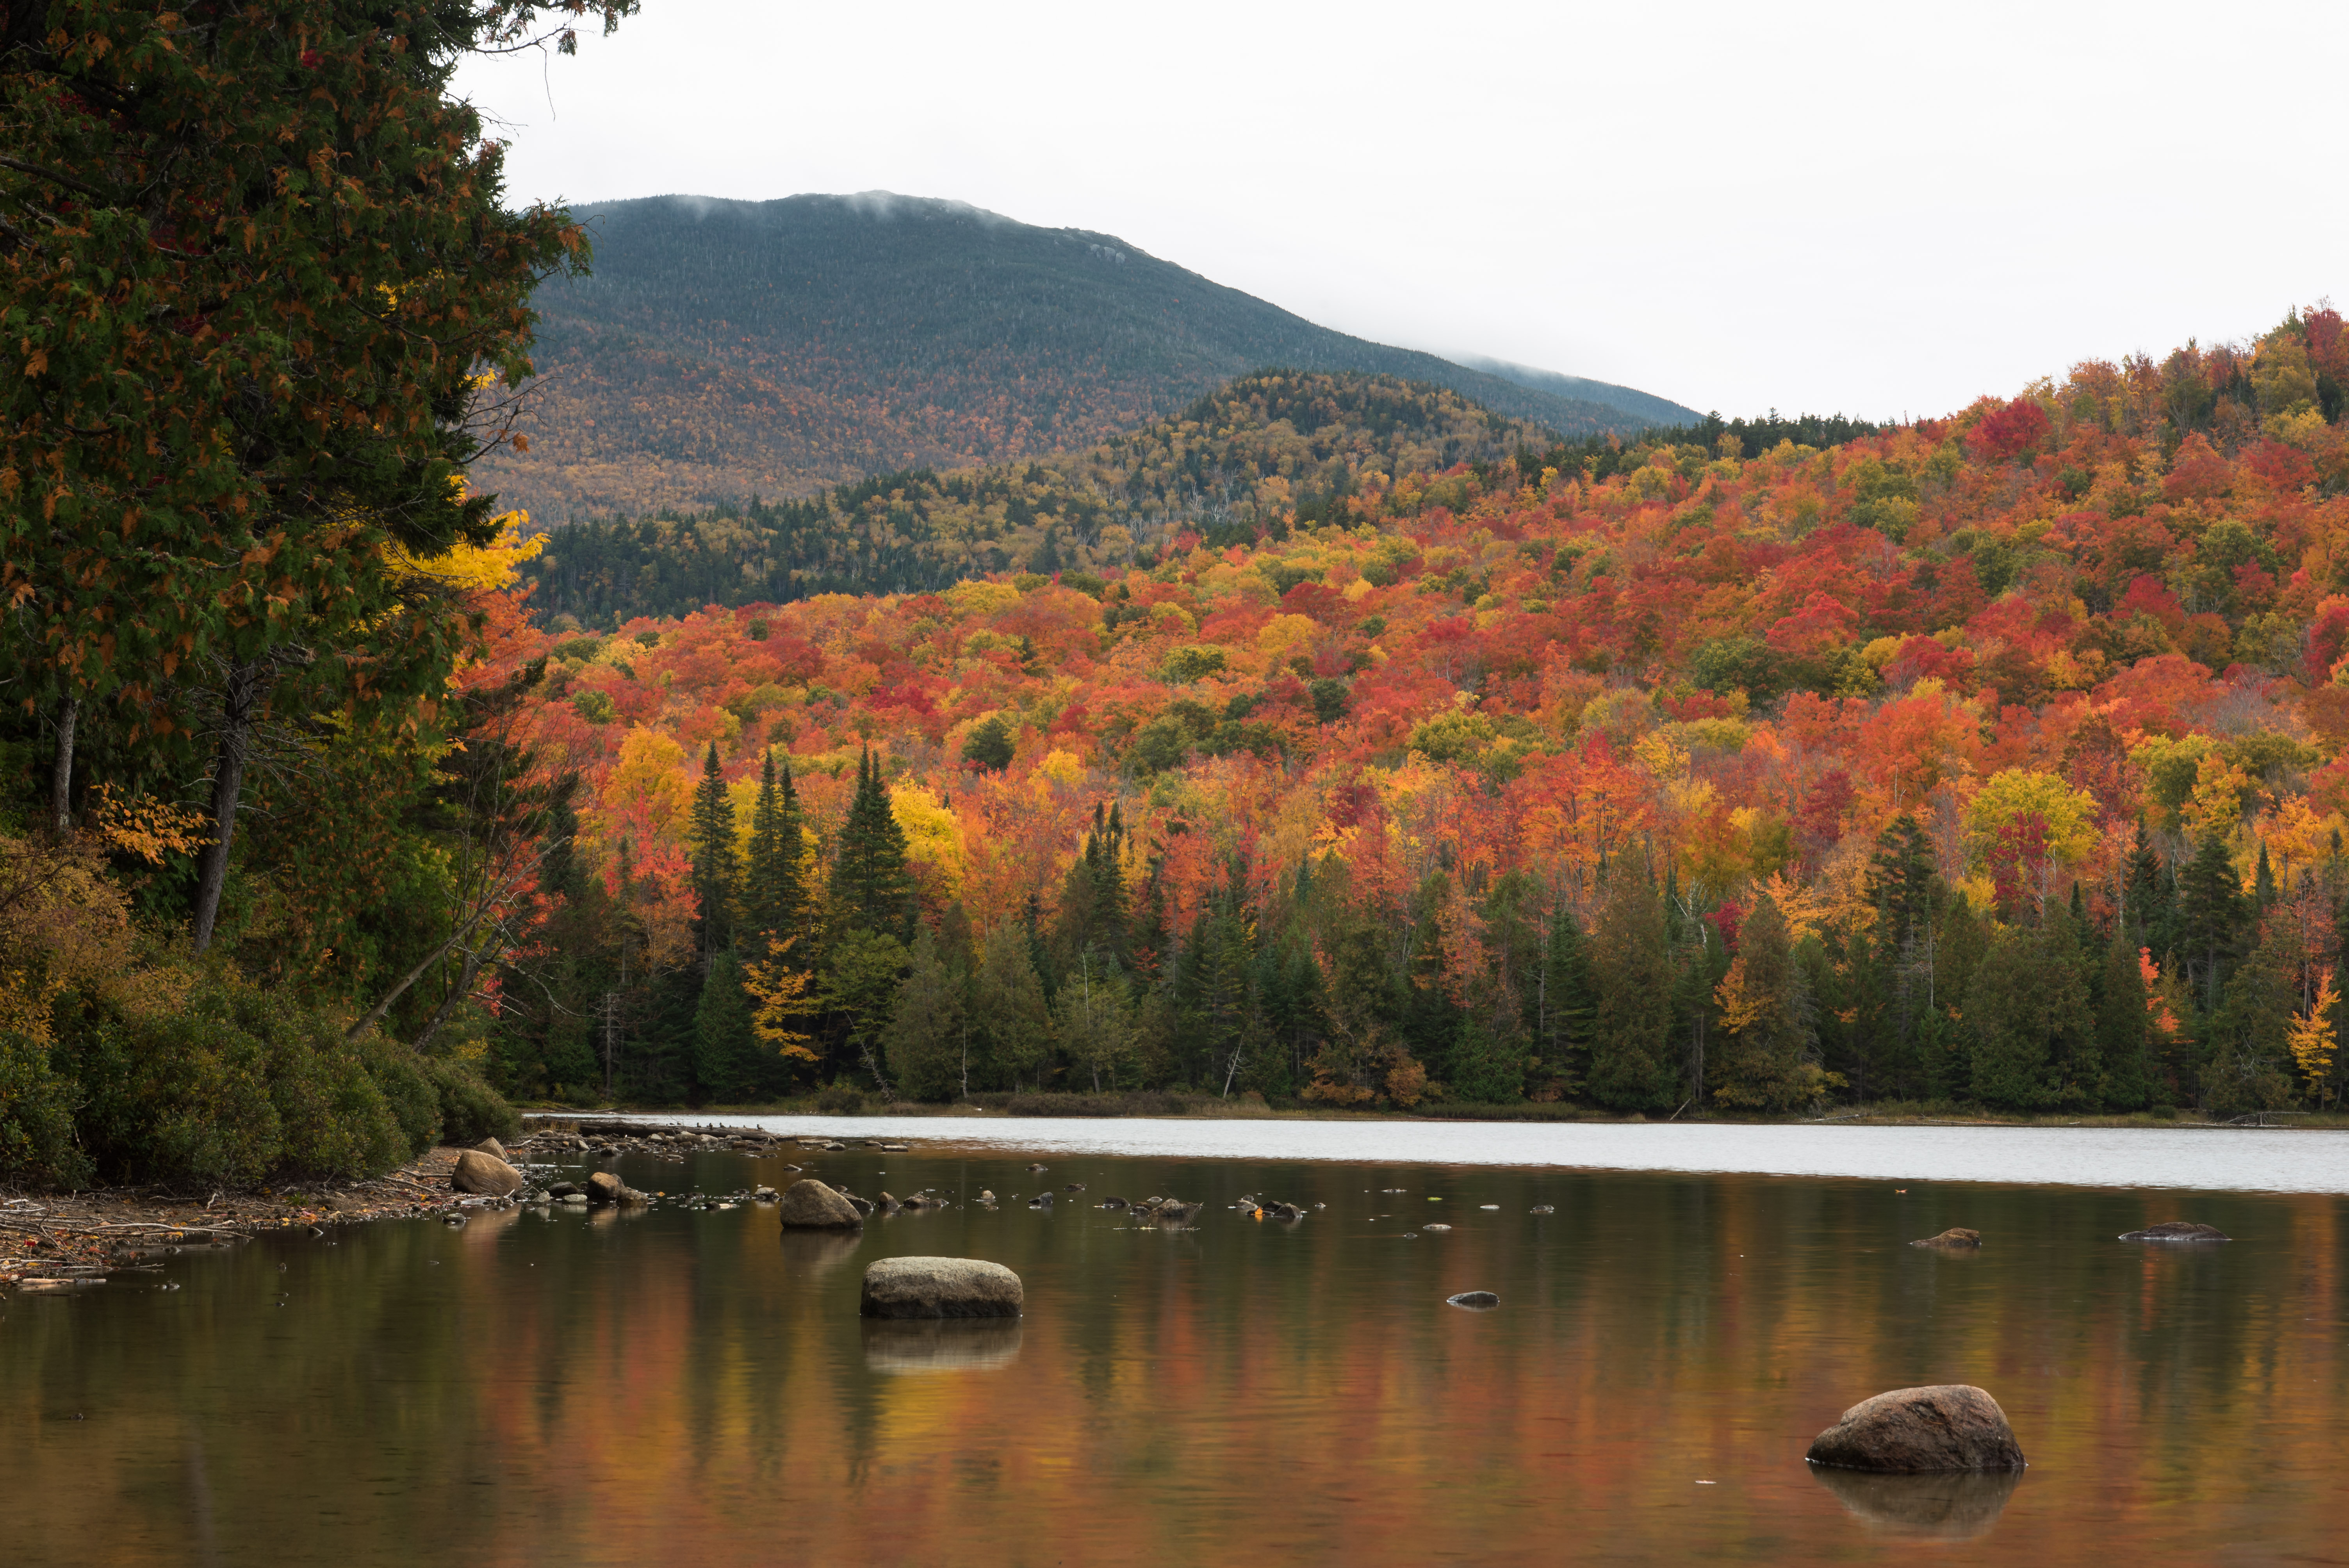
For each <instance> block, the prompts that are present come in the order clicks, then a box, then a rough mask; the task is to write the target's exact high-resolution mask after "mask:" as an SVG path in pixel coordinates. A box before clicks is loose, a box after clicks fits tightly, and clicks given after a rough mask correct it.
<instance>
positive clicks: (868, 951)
mask: <svg viewBox="0 0 2349 1568" xmlns="http://www.w3.org/2000/svg"><path fill="white" fill-rule="evenodd" d="M904 976H905V944H904V943H902V942H899V941H898V940H897V939H896V937H895V936H894V935H891V934H889V933H887V932H885V931H872V930H868V929H867V928H865V927H864V926H861V925H857V926H851V927H849V928H848V929H847V930H846V931H843V932H842V933H841V934H840V935H839V937H838V938H837V939H836V940H834V941H833V944H832V950H831V951H830V952H829V953H827V954H825V955H824V964H823V1005H824V1007H825V1009H826V1011H828V1012H829V1013H830V1014H831V1015H832V1016H833V1020H834V1021H835V1023H836V1025H837V1026H838V1028H839V1030H840V1047H841V1048H840V1051H839V1053H838V1054H837V1055H836V1056H835V1057H834V1062H835V1065H836V1066H838V1067H844V1068H847V1069H849V1070H850V1071H856V1070H860V1069H861V1070H862V1071H863V1072H864V1074H865V1075H866V1076H867V1077H869V1078H871V1079H872V1080H873V1084H874V1088H878V1089H879V1090H880V1091H881V1092H882V1094H883V1095H884V1096H885V1097H886V1096H888V1095H891V1094H894V1093H895V1088H893V1087H892V1086H891V1084H890V1082H889V1074H888V1067H887V1064H886V1063H885V1061H884V1060H883V1052H884V1050H885V1043H884V1042H885V1037H886V1035H887V1034H888V1031H889V1022H890V1020H891V1019H892V1018H893V1017H894V1016H895V1014H896V1003H897V987H898V985H899V983H900V981H901V980H902V979H903V978H904Z"/></svg>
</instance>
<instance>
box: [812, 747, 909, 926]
mask: <svg viewBox="0 0 2349 1568" xmlns="http://www.w3.org/2000/svg"><path fill="white" fill-rule="evenodd" d="M831 895H832V912H833V920H834V921H836V922H838V923H839V925H840V927H841V928H842V929H843V930H859V931H870V932H874V933H877V934H881V935H885V936H892V937H895V938H896V939H897V940H898V941H899V942H901V943H904V942H910V941H912V940H913V935H914V878H913V874H912V873H911V872H908V871H907V870H906V869H905V830H904V829H903V828H901V827H899V826H898V825H897V818H896V816H895V813H894V812H892V811H891V810H890V809H889V789H888V786H887V785H885V784H884V783H883V782H882V779H881V762H880V759H879V758H876V757H874V755H873V753H872V751H871V749H870V748H866V749H864V750H863V751H861V752H860V753H858V756H857V759H856V794H855V797H854V799H852V800H851V801H850V802H849V806H848V820H847V821H845V822H844V823H843V824H842V826H841V830H840V853H839V857H838V858H837V859H836V860H835V861H833V870H832V888H831Z"/></svg>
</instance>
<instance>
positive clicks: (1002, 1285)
mask: <svg viewBox="0 0 2349 1568" xmlns="http://www.w3.org/2000/svg"><path fill="white" fill-rule="evenodd" d="M1025 1299H1026V1293H1025V1292H1023V1291H1022V1290H1021V1288H1020V1285H1019V1275H1018V1274H1013V1273H1012V1272H1011V1271H1010V1270H1009V1269H1008V1268H1005V1267H1004V1266H1003V1265H1002V1264H990V1263H987V1262H984V1261H982V1260H980V1259H978V1258H883V1259H882V1260H881V1261H880V1262H878V1263H876V1264H874V1265H873V1266H872V1267H870V1268H868V1269H866V1270H865V1271H864V1297H863V1299H862V1300H861V1301H859V1302H858V1304H857V1307H856V1310H857V1311H858V1312H859V1313H860V1314H862V1315H864V1316H866V1317H885V1318H903V1317H1017V1316H1019V1308H1020V1305H1021V1304H1022V1302H1023V1301H1025Z"/></svg>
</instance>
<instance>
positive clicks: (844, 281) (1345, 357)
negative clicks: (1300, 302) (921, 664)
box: [474, 193, 1695, 523]
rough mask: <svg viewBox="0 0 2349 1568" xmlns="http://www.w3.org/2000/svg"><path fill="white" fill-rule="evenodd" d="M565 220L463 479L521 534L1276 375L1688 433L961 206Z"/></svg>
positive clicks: (1531, 416)
mask: <svg viewBox="0 0 2349 1568" xmlns="http://www.w3.org/2000/svg"><path fill="white" fill-rule="evenodd" d="M579 211H580V216H581V217H582V218H583V220H584V221H585V222H586V224H587V226H588V228H589V230H590V231H591V232H592V234H593V236H594V241H595V270H594V273H593V275H592V276H587V277H581V278H572V279H558V280H552V281H550V282H549V283H548V284H547V285H546V286H545V287H544V288H543V289H542V290H541V291H540V293H539V295H538V297H537V300H536V304H537V306H538V309H539V310H540V312H541V313H542V315H543V322H542V325H541V326H540V329H539V330H540V339H539V346H538V349H537V352H536V364H537V367H538V369H539V371H540V372H541V379H540V380H539V381H538V383H537V384H536V385H535V387H534V388H533V390H532V392H531V393H530V396H529V402H530V405H531V407H532V408H533V415H532V416H531V417H530V418H528V419H526V420H525V422H524V425H523V432H524V434H525V435H526V436H527V438H528V439H529V443H530V447H529V450H528V452H527V453H526V454H502V455H500V456H498V457H496V458H494V459H491V460H490V461H489V462H487V463H485V464H483V465H482V466H481V468H480V469H477V470H476V473H475V476H474V477H475V480H476V482H478V483H480V484H481V485H482V486H483V487H484V488H486V489H489V490H495V491H497V492H498V493H499V495H500V498H501V504H502V505H505V506H510V507H522V508H524V509H526V510H528V511H530V512H531V513H532V514H533V516H535V517H537V518H538V519H539V520H540V521H542V522H549V523H560V522H564V521H571V520H574V519H578V518H584V517H590V516H596V517H608V516H610V515H612V514H615V513H618V514H623V515H627V516H638V515H642V514H647V513H651V512H656V511H660V510H662V509H665V508H668V509H678V508H684V509H690V508H699V507H708V506H710V505H714V504H718V503H720V502H727V503H735V504H740V503H744V502H747V501H748V500H750V499H751V498H752V497H757V496H763V497H766V498H769V499H775V498H794V497H801V496H805V495H807V494H809V493H811V492H812V491H814V490H820V489H823V488H824V487H826V486H831V485H836V484H842V483H847V482H853V481H856V480H864V479H865V478H868V477H870V476H872V475H874V474H879V473H885V472H891V471H895V470H897V469H906V468H918V467H941V468H943V467H960V466H967V465H970V464H974V463H988V462H998V461H1002V460H1006V459H1014V458H1025V457H1037V456H1041V455H1043V454H1046V453H1050V452H1051V451H1054V450H1056V449H1083V448H1089V447H1091V446H1092V445H1093V444H1094V443H1096V442H1098V441H1101V440H1102V439H1103V438H1108V437H1110V436H1112V435H1114V434H1116V433H1119V432H1123V431H1126V430H1131V429H1133V428H1136V427H1138V426H1142V425H1146V424H1148V423H1150V422H1152V421H1153V420H1155V419H1159V418H1165V417H1167V416H1169V415H1172V414H1174V413H1175V412H1177V411H1178V410H1180V409H1182V408H1183V407H1186V406H1187V405H1188V404H1190V403H1191V402H1192V401H1193V400H1194V399H1195V398H1196V397H1200V396H1201V395H1202V394H1204V393H1206V392H1208V391H1210V390H1212V389H1213V388H1214V387H1216V386H1218V385H1220V384H1221V383H1223V382H1225V381H1226V380H1229V379H1230V378H1231V377H1235V376H1238V375H1242V374H1245V373H1247V372H1248V371H1252V370H1257V369H1261V368H1263V367H1265V366H1274V365H1279V366H1292V367H1295V368H1297V369H1299V370H1325V371H1326V370H1353V371H1370V372H1376V373H1380V374H1383V375H1391V376H1402V377H1410V378H1412V379H1414V380H1418V381H1423V382H1427V383H1431V384H1433V385H1436V386H1440V387H1448V388H1450V389H1452V390H1454V391H1456V392H1459V393H1462V394H1464V395H1465V396H1467V397H1471V398H1474V399H1475V400H1476V401H1477V402H1479V403H1482V404H1484V405H1485V406H1486V407H1491V408H1494V409H1495V410H1498V411H1499V412H1501V413H1503V414H1505V415H1506V416H1508V417H1510V418H1516V419H1520V420H1525V421H1528V422H1531V423H1535V424H1538V425H1542V426H1544V427H1546V428H1548V429H1550V430H1553V431H1556V432H1557V433H1559V434H1561V435H1567V436H1579V435H1584V434H1588V433H1592V432H1598V431H1605V430H1610V429H1612V430H1619V431H1621V432H1622V433H1625V434H1629V433H1630V432H1631V431H1633V430H1636V429H1638V428H1641V427H1644V426H1647V425H1651V424H1655V423H1659V422H1670V421H1671V420H1673V419H1679V418H1694V417H1695V416H1694V413H1693V411H1692V410H1689V409H1684V408H1681V407H1678V405H1673V404H1667V403H1665V402H1663V400H1662V399H1660V398H1655V397H1649V396H1648V395H1646V394H1643V393H1639V392H1634V391H1632V390H1630V388H1627V387H1610V386H1609V385H1607V384H1605V383H1601V382H1582V381H1577V382H1574V383H1573V384H1572V386H1571V387H1570V388H1568V387H1557V386H1552V385H1548V384H1539V385H1535V384H1527V383H1526V382H1523V381H1520V380H1513V379H1509V378H1507V377H1501V376H1495V375H1490V374H1487V373H1485V372H1484V371H1481V370H1472V369H1468V368H1465V367H1464V366H1459V365H1454V364H1452V363H1450V362H1448V361H1446V360H1443V359H1439V358H1436V357H1434V356H1432V355H1426V354H1418V353H1413V352H1412V351H1410V350H1407V349H1399V348H1390V347H1387V346H1383V345H1381V344H1375V343H1369V342H1365V341H1363V340H1362V339H1360V338H1354V337H1349V336H1347V335H1344V334H1341V333H1336V332H1331V331H1329V330H1328V329H1326V328H1323V327H1319V326H1316V325H1313V324H1312V323H1310V322H1308V321H1305V320H1303V319H1302V318H1300V317H1299V316H1295V315H1290V314H1289V313H1288V312H1287V311H1284V310H1282V309H1280V308H1279V307H1278V306H1276V305H1272V304H1267V303H1266V302H1264V301H1262V300H1259V299H1256V298H1253V297H1251V296H1250V295H1247V294H1241V293H1239V292H1238V291H1237V290H1235V289H1228V288H1225V287H1223V286H1222V285H1220V284H1215V283H1211V282H1209V281H1208V280H1207V279H1206V278H1203V277H1200V276H1198V275H1197V274H1196V273H1189V272H1185V270H1183V269H1182V268H1180V267H1178V266H1175V265H1173V264H1172V263H1166V262H1162V261H1160V260H1158V259H1156V258H1155V257H1153V256H1149V255H1146V254H1144V253H1142V252H1140V251H1137V250H1135V249H1134V248H1133V246H1131V245H1129V244H1126V243H1125V242H1123V241H1122V240H1119V239H1117V238H1115V237H1114V236H1112V235H1106V234H1093V233H1085V232H1078V231H1074V230H1061V229H1039V228H1034V227H1031V226H1030V225H1028V224H1024V223H1018V222H1012V221H1010V220H1009V219H1006V218H1001V217H998V216H996V215H995V214H993V213H989V212H982V211H978V210H977V209H975V208H971V207H967V206H964V205H962V204H961V203H959V202H952V201H921V200H916V199H914V198H909V197H898V196H889V195H886V194H885V193H874V194H871V195H867V196H858V197H838V196H795V197H792V198H790V199H788V200H785V201H766V202H747V201H709V200H705V199H701V198H696V197H656V198H651V199H648V200H644V201H618V202H609V203H605V204H602V205H599V206H594V207H583V208H581V209H580V210H579ZM1532 374H1533V375H1534V376H1536V377H1538V376H1540V375H1541V374H1543V373H1540V372H1535V373H1532ZM1664 410H1668V412H1661V417H1660V411H1664Z"/></svg>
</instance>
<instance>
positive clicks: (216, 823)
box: [196, 662, 270, 953]
mask: <svg viewBox="0 0 2349 1568" xmlns="http://www.w3.org/2000/svg"><path fill="white" fill-rule="evenodd" d="M269 671H270V666H269V665H267V664H266V663H261V662H256V663H254V664H250V665H234V666H233V667H232V668H231V669H230V670H229V673H228V686H227V689H226V690H224V691H223V692H222V694H221V738H220V757H219V759H218V761H217V762H216V763H215V764H214V766H213V769H212V842H211V844H209V845H208V846H206V847H205V850H204V858H203V861H202V867H201V869H200V871H199V873H198V879H197V882H196V951H197V952H199V953H202V952H203V951H204V950H205V949H206V948H208V947H210V946H211V945H212V927H213V925H214V924H215V923H217V922H218V921H219V919H220V901H221V890H222V888H223V887H225V886H226V885H227V884H228V847H229V841H230V840H231V839H232V838H233V837H234V836H235V833H236V808H237V802H238V799H239V798H240V797H241V796H242V795H243V789H244V764H245V759H246V758H247V757H248V756H250V755H251V753H252V750H253V726H254V719H255V718H257V717H259V715H260V713H261V706H262V704H263V703H264V701H266V700H267V699H268V696H269Z"/></svg>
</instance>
